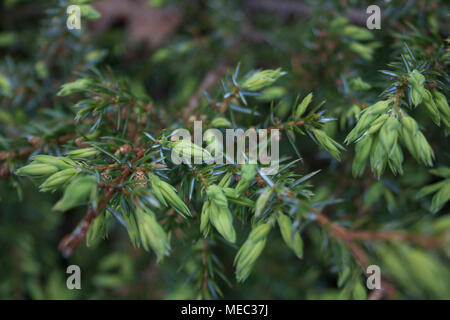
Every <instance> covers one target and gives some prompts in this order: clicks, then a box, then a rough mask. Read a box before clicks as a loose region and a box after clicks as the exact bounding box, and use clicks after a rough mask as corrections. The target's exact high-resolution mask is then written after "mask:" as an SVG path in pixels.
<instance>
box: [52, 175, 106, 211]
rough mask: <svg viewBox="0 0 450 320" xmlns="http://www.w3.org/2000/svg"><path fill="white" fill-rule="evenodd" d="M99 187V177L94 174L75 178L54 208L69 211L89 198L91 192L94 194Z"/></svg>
mask: <svg viewBox="0 0 450 320" xmlns="http://www.w3.org/2000/svg"><path fill="white" fill-rule="evenodd" d="M96 188H97V179H96V178H95V177H94V176H82V177H79V178H75V179H74V180H73V181H72V182H71V183H70V184H69V185H68V186H67V188H66V190H65V191H64V195H63V197H62V199H61V200H59V201H58V202H57V203H56V204H55V206H54V207H53V210H55V211H67V210H69V209H72V208H74V207H76V206H78V205H79V204H81V203H82V202H84V201H86V200H88V199H89V197H90V196H91V194H94V192H95V191H96Z"/></svg>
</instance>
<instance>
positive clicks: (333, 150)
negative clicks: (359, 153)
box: [311, 129, 344, 161]
mask: <svg viewBox="0 0 450 320" xmlns="http://www.w3.org/2000/svg"><path fill="white" fill-rule="evenodd" d="M311 131H312V132H313V134H314V136H315V137H316V139H317V142H318V143H319V145H320V146H321V147H322V148H324V149H325V150H326V151H328V153H330V154H331V155H332V156H333V157H334V158H335V159H336V160H338V161H340V159H341V157H340V151H339V149H341V150H343V149H344V148H343V147H342V146H341V145H340V144H339V143H337V142H336V141H334V140H333V139H331V138H330V137H329V136H328V135H327V134H326V133H325V132H324V131H322V130H319V129H312V130H311Z"/></svg>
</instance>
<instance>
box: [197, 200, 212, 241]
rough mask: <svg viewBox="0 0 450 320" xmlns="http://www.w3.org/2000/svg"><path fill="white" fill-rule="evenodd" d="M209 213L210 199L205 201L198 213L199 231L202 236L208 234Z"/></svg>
mask: <svg viewBox="0 0 450 320" xmlns="http://www.w3.org/2000/svg"><path fill="white" fill-rule="evenodd" d="M210 215H211V200H207V201H205V203H204V204H203V207H202V213H201V215H200V232H201V233H203V235H204V236H206V235H207V234H208V231H209V217H210Z"/></svg>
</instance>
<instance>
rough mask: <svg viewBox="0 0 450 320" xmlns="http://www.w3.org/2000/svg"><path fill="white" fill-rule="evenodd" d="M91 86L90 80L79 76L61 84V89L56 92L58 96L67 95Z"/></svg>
mask: <svg viewBox="0 0 450 320" xmlns="http://www.w3.org/2000/svg"><path fill="white" fill-rule="evenodd" d="M90 86H92V80H91V79H87V78H81V79H78V80H76V81H74V82H69V83H66V84H63V85H62V89H61V90H59V92H58V93H57V95H58V96H68V95H70V94H72V93H76V92H80V91H82V90H84V89H87V88H89V87H90Z"/></svg>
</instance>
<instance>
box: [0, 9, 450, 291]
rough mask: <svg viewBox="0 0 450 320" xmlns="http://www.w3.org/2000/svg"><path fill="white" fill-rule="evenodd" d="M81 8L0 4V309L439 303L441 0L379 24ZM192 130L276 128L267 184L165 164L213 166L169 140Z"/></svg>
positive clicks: (448, 189)
mask: <svg viewBox="0 0 450 320" xmlns="http://www.w3.org/2000/svg"><path fill="white" fill-rule="evenodd" d="M89 3H90V1H85V0H78V1H77V0H73V1H40V2H35V1H21V0H9V1H4V2H3V3H2V4H1V6H2V10H1V22H0V26H1V29H0V52H1V59H0V103H1V104H0V248H1V255H0V297H1V298H31V299H65V298H86V299H87V298H151V299H155V298H159V299H174V298H175V299H185V298H204V299H211V298H213V299H214V298H235V299H244V298H245V299H248V298H253V299H261V298H281V299H366V298H371V299H411V298H438V299H445V298H447V299H448V298H450V286H449V285H448V284H449V283H450V271H449V268H448V259H449V254H450V251H449V249H450V247H449V244H450V243H449V242H450V232H449V231H450V219H449V216H448V214H447V213H448V205H447V201H448V200H449V198H450V164H449V153H448V139H447V136H448V133H449V132H450V108H449V105H448V101H447V96H448V95H449V90H448V89H449V88H448V84H449V78H448V74H447V72H448V66H449V61H450V51H449V40H448V36H449V35H448V30H449V24H448V15H449V11H448V9H449V7H448V6H447V5H445V4H444V1H437V0H430V1H422V0H421V1H389V2H380V3H377V4H378V5H380V6H381V8H382V25H381V29H380V30H369V29H367V28H366V18H367V15H366V13H365V10H366V8H367V7H368V6H369V5H371V4H374V3H371V2H367V3H366V1H351V0H349V1H329V0H323V1H292V0H282V1H280V0H278V1H272V0H264V1H253V0H246V1H221V0H209V1H200V0H199V1H176V0H159V1H156V0H151V1H131V0H127V1H125V0H124V1H122V2H121V1H114V0H110V1H100V2H99V3H96V2H94V3H91V4H89ZM124 3H126V5H125V6H123V4H124ZM70 4H79V5H81V6H82V10H81V21H82V28H81V30H68V28H67V26H66V20H67V13H66V8H67V6H68V5H70ZM91 5H92V6H91ZM116 7H117V9H116V11H114V10H115V9H114V8H116ZM117 12H119V13H117ZM143 17H151V18H143ZM136 21H137V22H136ZM152 21H156V22H154V23H153V24H152ZM174 21H175V22H174ZM143 30H144V31H143ZM195 121H202V126H203V131H205V130H206V129H208V128H217V129H219V130H221V131H222V132H224V133H225V132H226V131H225V130H226V129H243V131H245V130H247V129H249V128H253V129H257V130H259V129H268V132H269V133H271V132H276V130H278V132H279V135H278V136H277V139H278V140H277V141H279V143H280V163H279V171H278V173H276V174H275V175H268V174H266V173H265V171H264V170H263V169H264V166H263V165H262V164H249V163H246V164H237V163H233V164H207V163H203V164H194V163H182V164H177V163H175V162H174V161H173V158H172V157H171V152H172V150H174V149H178V150H181V151H182V152H183V154H190V155H194V156H199V155H200V156H203V157H204V158H205V156H206V157H210V156H211V154H214V143H215V142H214V141H207V142H208V148H206V147H207V144H206V143H205V144H204V145H201V146H200V145H195V144H193V143H190V142H187V141H183V142H177V141H175V139H173V137H174V134H175V133H176V132H177V129H180V128H183V129H187V130H189V131H190V132H193V128H194V122H195ZM275 129H276V130H275ZM211 146H212V149H211ZM211 150H212V151H211ZM247 151H248V150H247ZM210 152H211V153H210ZM245 156H248V154H246V155H245ZM72 264H76V265H79V266H80V267H81V270H82V290H68V289H67V288H66V276H67V275H66V267H67V266H68V265H72ZM369 265H378V266H379V267H380V270H381V277H382V281H381V282H382V289H381V290H374V291H372V290H369V289H367V287H366V278H367V276H369V275H368V274H366V270H367V269H366V268H367V266H369Z"/></svg>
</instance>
